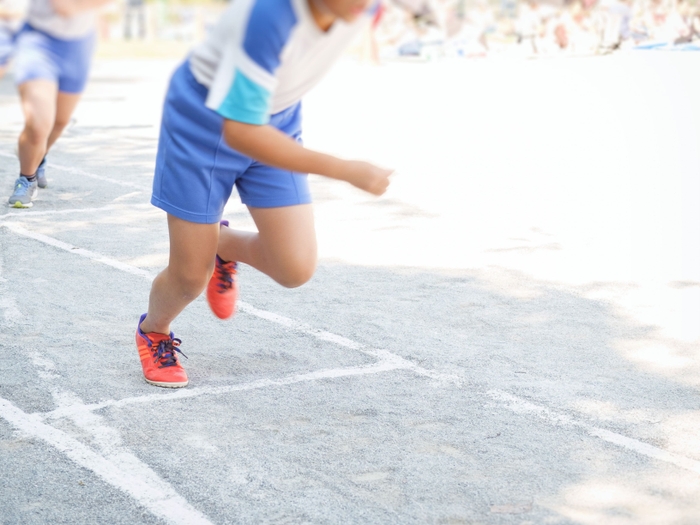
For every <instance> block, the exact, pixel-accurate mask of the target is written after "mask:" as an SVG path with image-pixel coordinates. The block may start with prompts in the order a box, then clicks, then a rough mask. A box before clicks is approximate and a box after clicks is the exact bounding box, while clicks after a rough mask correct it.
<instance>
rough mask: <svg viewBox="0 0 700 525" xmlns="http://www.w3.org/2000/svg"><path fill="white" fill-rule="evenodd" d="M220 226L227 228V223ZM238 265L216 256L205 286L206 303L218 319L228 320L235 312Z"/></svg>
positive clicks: (222, 222)
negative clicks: (212, 269)
mask: <svg viewBox="0 0 700 525" xmlns="http://www.w3.org/2000/svg"><path fill="white" fill-rule="evenodd" d="M221 226H228V221H221ZM237 273H238V264H237V263H236V262H235V261H230V262H225V261H222V260H221V258H220V257H219V256H218V255H217V256H216V266H215V267H214V273H213V275H212V276H211V279H209V284H208V285H207V302H208V303H209V307H210V308H211V311H212V312H214V315H215V316H216V317H218V318H219V319H228V318H229V317H231V316H233V314H234V313H235V311H236V300H237V299H238V279H237V278H236V274H237Z"/></svg>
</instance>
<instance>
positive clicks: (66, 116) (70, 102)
mask: <svg viewBox="0 0 700 525" xmlns="http://www.w3.org/2000/svg"><path fill="white" fill-rule="evenodd" d="M80 96H81V94H80V93H62V92H60V91H59V92H58V97H57V99H56V120H55V121H54V124H53V129H52V130H51V134H50V135H49V139H48V141H47V145H46V150H47V151H48V150H50V149H51V146H53V145H54V142H56V140H58V137H60V136H61V133H63V130H64V129H66V127H67V126H68V124H69V123H70V118H71V115H73V112H74V111H75V108H76V106H77V105H78V102H80Z"/></svg>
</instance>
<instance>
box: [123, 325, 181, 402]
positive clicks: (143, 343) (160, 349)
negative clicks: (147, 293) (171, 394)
mask: <svg viewBox="0 0 700 525" xmlns="http://www.w3.org/2000/svg"><path fill="white" fill-rule="evenodd" d="M145 318H146V314H143V315H142V316H141V320H140V321H139V326H138V328H136V348H137V349H138V351H139V357H140V358H141V366H142V367H143V375H144V377H145V378H146V381H147V382H148V383H150V384H152V385H155V386H162V387H166V388H182V387H183V386H187V384H188V383H189V380H188V379H187V372H185V369H184V368H182V365H181V364H180V362H179V361H178V360H177V355H176V354H177V353H180V354H182V355H183V356H185V357H187V356H186V355H185V354H183V353H182V352H180V350H179V349H178V346H180V343H181V342H182V341H180V340H179V339H177V338H175V337H173V333H172V332H170V335H169V336H168V335H165V334H157V333H155V332H151V333H148V334H144V333H143V332H142V331H141V323H143V320H144V319H145Z"/></svg>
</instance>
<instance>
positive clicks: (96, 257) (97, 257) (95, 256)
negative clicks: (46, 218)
mask: <svg viewBox="0 0 700 525" xmlns="http://www.w3.org/2000/svg"><path fill="white" fill-rule="evenodd" d="M0 226H1V227H3V228H7V229H8V230H10V231H12V232H14V233H16V234H18V235H22V236H23V237H29V238H30V239H34V240H36V241H39V242H43V243H44V244H48V245H49V246H53V247H54V248H58V249H60V250H65V251H67V252H69V253H73V254H75V255H80V256H81V257H85V258H87V259H92V260H93V261H95V262H99V263H102V264H106V265H107V266H111V267H112V268H116V269H117V270H121V271H123V272H127V273H131V274H134V275H139V276H141V277H146V278H148V279H152V278H153V277H154V275H153V274H152V273H151V272H149V271H146V270H142V269H141V268H137V267H136V266H131V265H130V264H125V263H123V262H121V261H118V260H116V259H112V258H111V257H106V256H104V255H101V254H99V253H95V252H91V251H90V250H84V249H83V248H77V247H75V246H73V245H71V244H68V243H65V242H63V241H59V240H58V239H54V238H53V237H49V236H48V235H44V234H42V233H37V232H32V231H29V230H27V229H26V228H24V227H23V226H20V225H19V224H16V223H13V222H8V223H5V224H0Z"/></svg>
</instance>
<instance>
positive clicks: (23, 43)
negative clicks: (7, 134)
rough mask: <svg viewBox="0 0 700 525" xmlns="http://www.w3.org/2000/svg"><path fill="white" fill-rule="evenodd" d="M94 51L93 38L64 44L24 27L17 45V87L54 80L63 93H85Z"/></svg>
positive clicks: (18, 36)
mask: <svg viewBox="0 0 700 525" xmlns="http://www.w3.org/2000/svg"><path fill="white" fill-rule="evenodd" d="M94 49H95V35H94V34H90V35H88V36H86V37H83V38H79V39H75V40H62V39H60V38H56V37H53V36H51V35H48V34H47V33H44V32H43V31H39V30H38V29H35V28H33V27H32V26H30V25H29V24H25V25H24V27H23V28H22V30H21V31H20V32H19V34H18V35H17V39H16V42H15V53H14V56H15V84H17V85H20V84H24V83H25V82H28V81H30V80H37V79H45V80H53V81H55V82H56V83H57V84H58V90H59V91H61V92H63V93H82V92H83V90H84V89H85V84H86V83H87V80H88V75H89V73H90V62H91V60H92V54H93V51H94Z"/></svg>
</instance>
